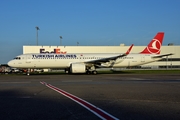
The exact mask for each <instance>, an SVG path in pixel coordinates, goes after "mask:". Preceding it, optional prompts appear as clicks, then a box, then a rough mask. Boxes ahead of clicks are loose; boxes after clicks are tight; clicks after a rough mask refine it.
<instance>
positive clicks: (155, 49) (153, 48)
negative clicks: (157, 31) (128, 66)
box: [147, 39, 161, 54]
mask: <svg viewBox="0 0 180 120" xmlns="http://www.w3.org/2000/svg"><path fill="white" fill-rule="evenodd" d="M160 48H161V43H160V42H159V40H157V39H153V40H152V41H151V45H149V46H148V47H147V50H148V51H149V52H150V53H151V54H153V53H155V54H158V53H159V52H160Z"/></svg>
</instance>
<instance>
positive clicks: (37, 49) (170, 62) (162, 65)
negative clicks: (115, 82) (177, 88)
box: [23, 44, 180, 69]
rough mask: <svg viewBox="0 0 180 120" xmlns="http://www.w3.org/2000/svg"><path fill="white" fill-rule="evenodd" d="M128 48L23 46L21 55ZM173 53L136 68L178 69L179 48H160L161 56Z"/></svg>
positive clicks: (122, 49) (136, 48)
mask: <svg viewBox="0 0 180 120" xmlns="http://www.w3.org/2000/svg"><path fill="white" fill-rule="evenodd" d="M129 47H130V46H125V45H124V44H120V46H23V54H26V53H58V54H66V53H82V54H83V53H125V52H126V51H127V50H128V48H129ZM145 47H146V46H134V47H133V48H132V50H131V53H139V52H141V51H142V50H144V48H145ZM167 53H173V54H174V55H171V56H168V57H164V58H163V59H162V60H160V61H157V62H153V63H149V64H145V65H142V66H136V68H141V69H180V46H175V45H173V44H169V45H167V46H162V47H161V54H167Z"/></svg>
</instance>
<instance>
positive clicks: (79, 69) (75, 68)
mask: <svg viewBox="0 0 180 120" xmlns="http://www.w3.org/2000/svg"><path fill="white" fill-rule="evenodd" d="M70 71H71V73H85V72H86V66H85V64H82V63H72V64H71V66H70Z"/></svg>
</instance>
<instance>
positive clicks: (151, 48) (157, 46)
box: [141, 32, 164, 54]
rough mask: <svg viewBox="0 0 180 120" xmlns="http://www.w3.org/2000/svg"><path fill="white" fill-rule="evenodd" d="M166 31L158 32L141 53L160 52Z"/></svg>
mask: <svg viewBox="0 0 180 120" xmlns="http://www.w3.org/2000/svg"><path fill="white" fill-rule="evenodd" d="M163 38H164V32H158V33H157V34H156V36H155V37H154V38H153V39H152V40H151V42H150V43H149V44H148V46H147V47H146V48H145V49H144V50H143V51H142V52H141V54H160V51H161V45H162V42H163Z"/></svg>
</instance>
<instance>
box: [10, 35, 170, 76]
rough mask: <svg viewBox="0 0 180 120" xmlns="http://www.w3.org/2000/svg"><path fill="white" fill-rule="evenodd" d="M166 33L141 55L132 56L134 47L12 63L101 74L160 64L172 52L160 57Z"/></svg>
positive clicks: (22, 58) (37, 55) (32, 56)
mask: <svg viewBox="0 0 180 120" xmlns="http://www.w3.org/2000/svg"><path fill="white" fill-rule="evenodd" d="M163 38H164V32H158V33H157V34H156V36H155V37H154V38H153V39H152V40H151V42H150V43H149V44H148V45H147V47H146V48H145V49H144V50H143V51H142V52H140V53H131V54H130V51H131V49H132V47H133V44H132V45H131V46H130V47H129V49H128V50H127V52H126V53H66V54H54V53H43V54H42V53H31V54H22V55H19V56H16V57H15V58H14V59H13V60H11V61H9V62H8V65H9V66H11V67H15V68H23V69H25V68H26V69H28V72H27V75H30V73H29V70H30V69H40V68H43V69H46V68H61V69H64V70H65V73H87V74H97V71H96V69H98V68H125V67H132V66H138V65H143V64H147V63H151V62H155V61H158V60H160V59H162V58H163V57H165V56H170V55H173V54H172V53H168V54H162V55H160V48H161V45H162V42H163Z"/></svg>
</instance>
